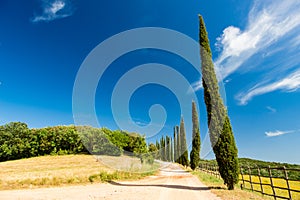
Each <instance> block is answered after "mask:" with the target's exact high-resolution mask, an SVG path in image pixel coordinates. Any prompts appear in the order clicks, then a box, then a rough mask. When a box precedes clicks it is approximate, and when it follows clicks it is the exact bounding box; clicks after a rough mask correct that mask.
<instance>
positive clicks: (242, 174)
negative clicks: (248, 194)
mask: <svg viewBox="0 0 300 200" xmlns="http://www.w3.org/2000/svg"><path fill="white" fill-rule="evenodd" d="M240 169H241V176H242V181H243V184H242V185H241V189H243V187H245V180H244V172H243V167H242V166H241V167H240Z"/></svg>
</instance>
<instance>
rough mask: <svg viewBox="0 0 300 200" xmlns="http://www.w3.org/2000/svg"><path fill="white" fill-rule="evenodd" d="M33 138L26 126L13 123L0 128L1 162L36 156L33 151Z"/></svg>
mask: <svg viewBox="0 0 300 200" xmlns="http://www.w3.org/2000/svg"><path fill="white" fill-rule="evenodd" d="M31 145H36V144H34V142H33V137H32V136H31V135H30V134H29V129H28V127H27V125H26V124H24V123H20V122H12V123H9V124H6V125H4V126H1V127H0V161H5V160H14V159H20V158H23V157H25V158H29V157H31V156H32V155H35V153H36V152H35V151H34V150H32V149H31Z"/></svg>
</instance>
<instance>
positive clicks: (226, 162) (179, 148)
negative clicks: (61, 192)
mask: <svg viewBox="0 0 300 200" xmlns="http://www.w3.org/2000/svg"><path fill="white" fill-rule="evenodd" d="M199 25H200V26H199V44H200V56H201V72H202V85H203V88H204V101H205V105H206V111H207V124H208V128H209V136H210V142H211V146H212V148H213V151H214V154H215V157H216V161H217V163H218V166H219V173H220V175H221V177H222V178H223V180H224V183H225V184H226V185H227V188H228V189H229V190H233V189H234V185H235V184H236V183H237V182H238V174H239V166H238V149H237V147H236V143H235V139H234V135H233V132H232V128H231V123H230V119H229V116H228V113H227V109H226V107H225V106H224V103H223V100H222V98H221V95H220V92H219V85H218V79H217V76H216V72H215V68H214V63H213V60H212V53H211V49H210V44H209V39H208V34H207V31H206V27H205V23H204V20H203V17H202V16H200V15H199ZM192 121H193V129H192V130H193V132H192V151H191V153H190V159H191V162H190V163H189V159H188V150H187V144H186V134H185V127H184V119H183V117H181V120H180V126H179V127H178V126H175V127H174V135H173V138H174V139H173V140H174V144H173V147H174V148H172V145H171V144H172V142H170V141H172V139H170V138H169V137H168V136H167V137H166V138H162V139H161V141H160V143H158V142H157V147H159V148H158V149H161V151H160V152H161V155H160V157H161V159H162V160H166V161H175V162H177V163H179V164H182V165H184V166H189V164H190V166H191V168H192V169H195V168H196V167H197V166H198V165H199V161H200V145H201V144H200V130H199V119H198V113H197V109H196V104H195V102H193V103H192ZM171 149H173V150H171ZM172 156H174V158H173V157H172Z"/></svg>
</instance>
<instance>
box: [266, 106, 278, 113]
mask: <svg viewBox="0 0 300 200" xmlns="http://www.w3.org/2000/svg"><path fill="white" fill-rule="evenodd" d="M266 108H267V109H268V110H269V111H271V112H272V113H276V112H277V110H276V109H275V108H272V107H271V106H267V107H266Z"/></svg>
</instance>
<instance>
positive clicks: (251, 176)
mask: <svg viewBox="0 0 300 200" xmlns="http://www.w3.org/2000/svg"><path fill="white" fill-rule="evenodd" d="M199 169H200V170H201V171H203V172H206V173H208V174H210V175H212V176H215V177H217V178H220V179H221V176H220V174H219V169H218V166H217V165H212V164H207V163H205V164H200V165H199ZM292 172H294V173H295V172H297V173H300V169H287V168H286V167H270V166H268V167H250V166H241V167H240V176H239V177H240V186H241V189H248V190H251V191H255V192H259V193H261V194H263V195H267V196H271V197H273V198H274V199H275V200H276V199H290V200H298V199H300V179H290V178H289V175H288V174H291V173H292Z"/></svg>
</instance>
